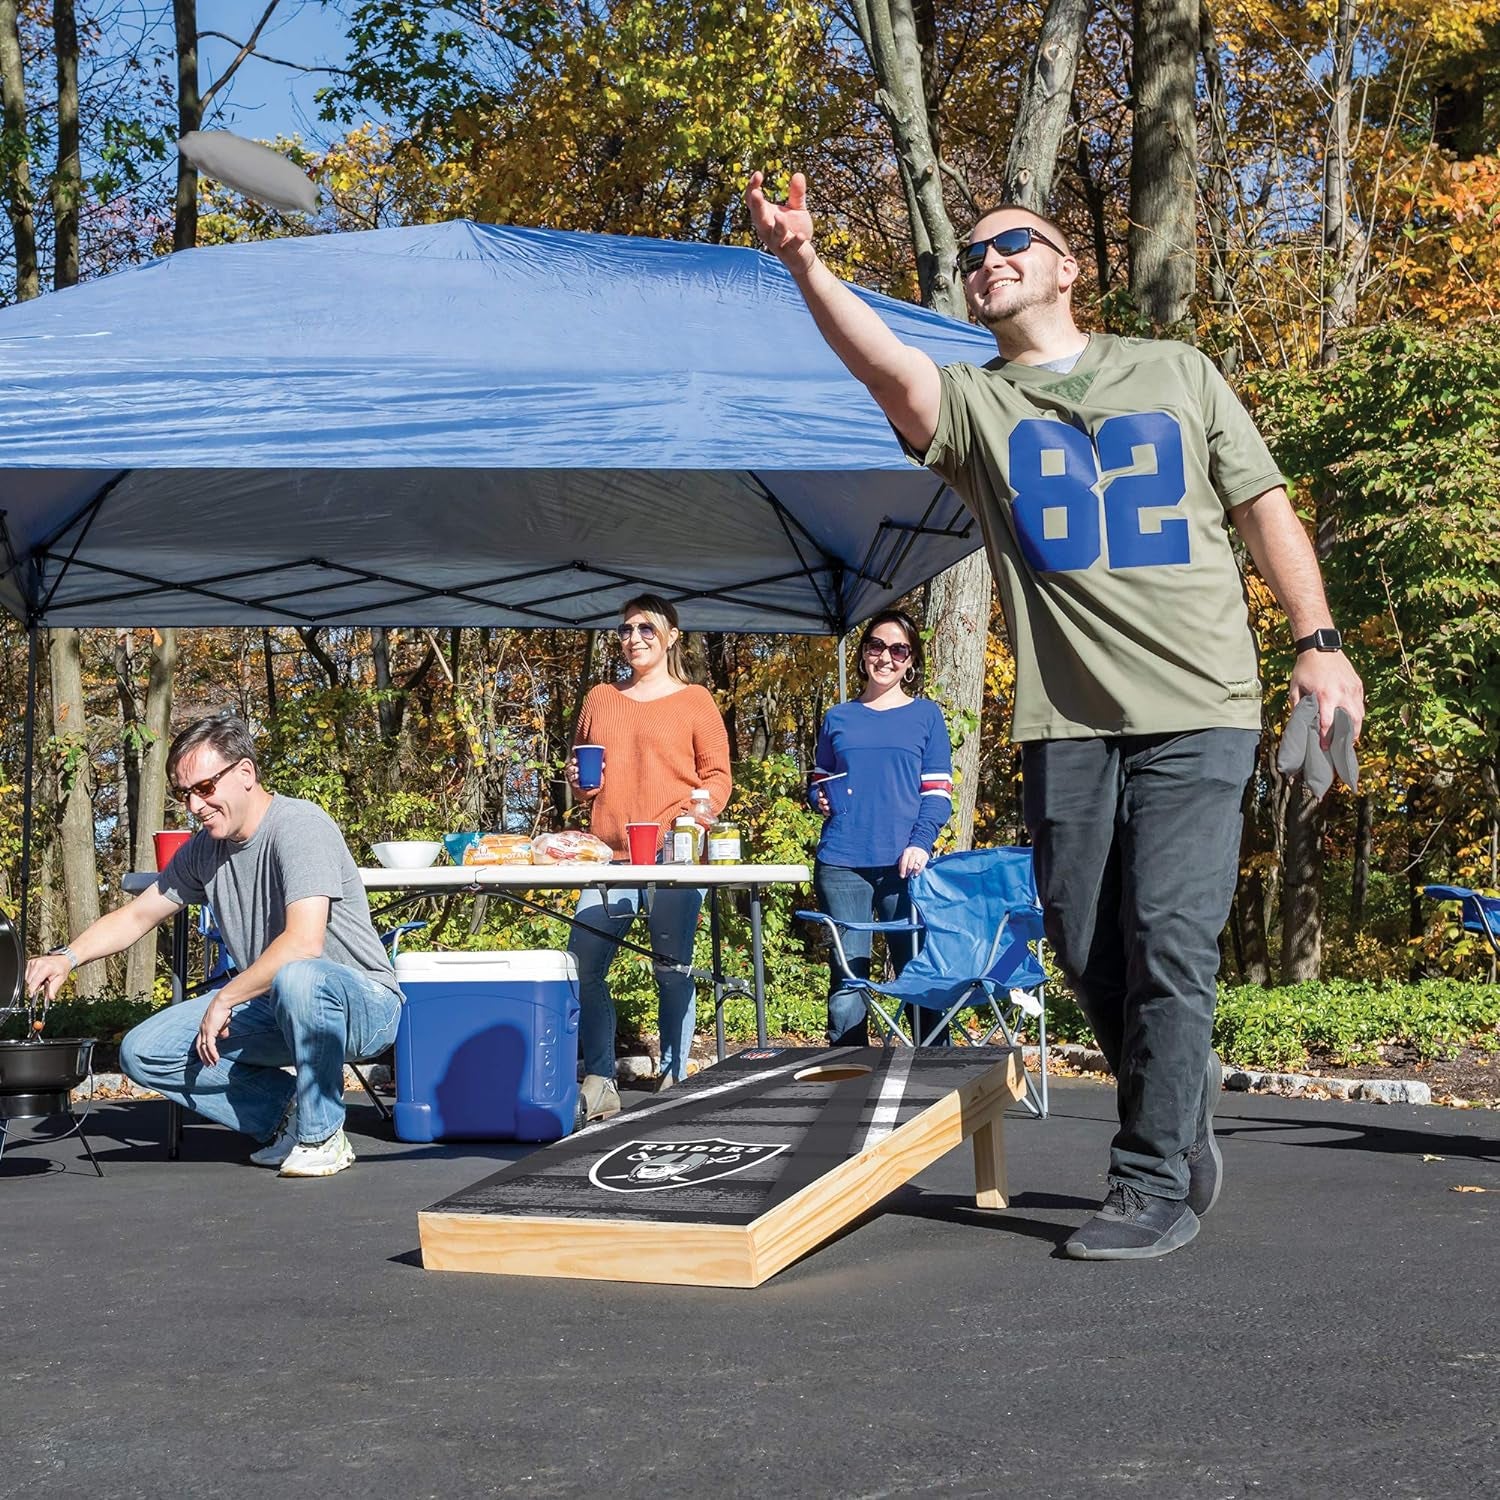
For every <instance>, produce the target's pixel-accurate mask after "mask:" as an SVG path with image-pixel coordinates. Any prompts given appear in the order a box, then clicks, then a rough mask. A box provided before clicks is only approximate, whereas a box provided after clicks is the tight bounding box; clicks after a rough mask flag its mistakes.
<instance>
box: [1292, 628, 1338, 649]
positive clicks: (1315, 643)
mask: <svg viewBox="0 0 1500 1500" xmlns="http://www.w3.org/2000/svg"><path fill="white" fill-rule="evenodd" d="M1343 649H1344V638H1343V636H1341V635H1340V634H1339V633H1338V631H1337V630H1335V629H1334V628H1333V627H1332V626H1325V627H1324V628H1323V629H1322V630H1315V631H1313V633H1312V634H1311V635H1305V636H1303V637H1302V639H1301V640H1300V641H1298V642H1297V650H1298V651H1342V650H1343Z"/></svg>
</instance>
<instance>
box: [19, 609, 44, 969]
mask: <svg viewBox="0 0 1500 1500" xmlns="http://www.w3.org/2000/svg"><path fill="white" fill-rule="evenodd" d="M40 635H41V632H40V631H39V630H38V629H37V628H36V626H35V625H28V626H27V627H26V637H27V643H26V730H25V734H26V752H25V757H24V769H23V770H22V772H21V781H22V783H23V784H22V787H21V914H20V923H19V931H18V934H17V935H18V937H19V938H20V943H21V962H22V964H24V963H25V962H26V955H27V954H28V953H29V952H30V951H31V950H30V948H29V947H28V946H27V931H26V927H27V921H28V919H29V917H30V914H31V825H32V812H33V808H34V798H33V796H32V788H31V784H32V769H33V767H34V765H35V763H36V668H37V641H38V637H39V636H40Z"/></svg>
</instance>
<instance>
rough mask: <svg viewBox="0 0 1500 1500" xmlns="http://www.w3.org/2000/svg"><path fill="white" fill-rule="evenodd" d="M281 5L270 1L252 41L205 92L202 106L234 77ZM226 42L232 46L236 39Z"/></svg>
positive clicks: (275, 0) (228, 38)
mask: <svg viewBox="0 0 1500 1500" xmlns="http://www.w3.org/2000/svg"><path fill="white" fill-rule="evenodd" d="M280 3H281V0H269V3H268V4H267V6H266V8H265V10H264V11H263V12H262V14H261V18H260V20H258V21H257V22H256V23H255V30H254V31H252V32H251V33H250V40H249V41H247V42H245V43H244V44H243V45H242V46H241V47H240V50H239V51H238V52H237V53H236V54H235V57H234V61H233V62H231V63H230V64H229V66H228V67H227V68H225V69H224V71H223V72H222V73H221V74H220V75H219V76H218V77H217V78H216V79H214V81H213V82H212V83H211V84H209V86H208V87H207V88H206V89H205V90H204V91H203V95H202V97H201V98H200V100H199V103H200V105H203V104H207V103H208V101H209V100H210V99H212V98H213V96H214V95H215V94H217V93H218V92H219V90H220V89H221V88H223V87H224V85H225V84H226V83H228V82H229V80H230V79H231V78H233V77H234V75H235V70H236V69H237V68H238V67H239V65H240V64H241V63H242V62H244V60H245V59H246V58H247V57H249V56H250V54H251V53H252V52H253V51H254V50H255V44H256V42H257V41H259V40H260V34H261V32H262V31H263V30H264V29H265V25H266V22H267V21H269V20H270V19H271V13H272V12H273V11H274V10H275V9H276V7H277V6H278V5H279V4H280ZM224 40H225V41H226V42H230V43H231V44H232V43H233V41H234V38H233V37H225V38H224Z"/></svg>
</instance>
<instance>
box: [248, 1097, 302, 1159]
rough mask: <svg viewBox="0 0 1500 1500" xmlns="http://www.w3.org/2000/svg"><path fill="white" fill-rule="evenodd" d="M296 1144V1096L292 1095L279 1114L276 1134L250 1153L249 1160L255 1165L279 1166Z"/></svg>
mask: <svg viewBox="0 0 1500 1500" xmlns="http://www.w3.org/2000/svg"><path fill="white" fill-rule="evenodd" d="M296 1144H297V1096H296V1095H295V1094H293V1095H292V1097H291V1099H290V1100H289V1101H288V1103H287V1107H286V1109H285V1110H284V1111H283V1112H282V1115H281V1124H279V1125H278V1126H277V1127H276V1134H275V1135H273V1136H272V1137H271V1139H270V1140H269V1141H267V1142H266V1144H265V1145H264V1146H262V1147H261V1148H260V1150H259V1151H252V1152H251V1153H250V1160H251V1161H253V1162H254V1163H255V1165H256V1166H257V1167H279V1166H280V1165H281V1164H282V1162H284V1161H285V1160H286V1159H287V1157H289V1156H290V1155H291V1154H292V1147H293V1146H295V1145H296Z"/></svg>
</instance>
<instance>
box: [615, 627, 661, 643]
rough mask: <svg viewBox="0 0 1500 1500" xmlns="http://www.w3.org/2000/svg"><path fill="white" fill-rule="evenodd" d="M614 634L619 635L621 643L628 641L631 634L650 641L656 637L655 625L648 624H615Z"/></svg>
mask: <svg viewBox="0 0 1500 1500" xmlns="http://www.w3.org/2000/svg"><path fill="white" fill-rule="evenodd" d="M615 634H616V635H617V636H619V637H620V641H621V644H623V643H624V642H626V641H628V640H629V639H630V637H631V636H632V635H638V636H640V638H641V639H642V640H643V641H646V642H650V641H654V640H655V639H656V626H654V625H648V624H640V625H616V626H615Z"/></svg>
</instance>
